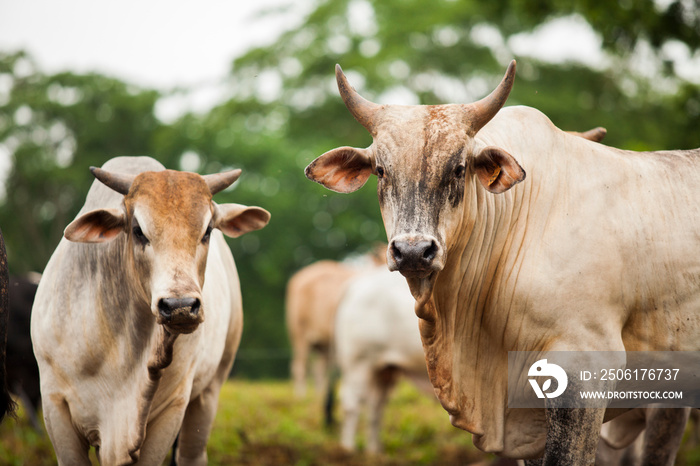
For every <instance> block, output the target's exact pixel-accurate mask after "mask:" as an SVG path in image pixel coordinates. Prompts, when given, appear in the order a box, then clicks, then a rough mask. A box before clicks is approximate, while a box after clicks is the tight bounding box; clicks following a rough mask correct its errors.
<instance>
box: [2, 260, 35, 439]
mask: <svg viewBox="0 0 700 466" xmlns="http://www.w3.org/2000/svg"><path fill="white" fill-rule="evenodd" d="M40 278H41V275H39V274H38V273H34V274H30V275H27V276H26V277H10V323H9V329H10V331H9V333H8V335H7V385H8V388H9V389H10V392H11V393H12V394H13V395H15V396H16V397H17V398H19V399H20V400H21V402H22V405H23V406H24V410H25V412H26V413H27V417H28V418H29V421H30V422H31V424H32V427H34V429H35V430H37V431H38V430H41V421H40V420H39V417H38V414H37V411H38V409H39V408H40V407H41V405H40V403H41V389H40V385H39V366H37V363H36V359H35V358H34V350H33V349H32V337H31V326H30V324H31V316H32V304H33V303H34V296H36V289H37V287H38V285H39V279H40Z"/></svg>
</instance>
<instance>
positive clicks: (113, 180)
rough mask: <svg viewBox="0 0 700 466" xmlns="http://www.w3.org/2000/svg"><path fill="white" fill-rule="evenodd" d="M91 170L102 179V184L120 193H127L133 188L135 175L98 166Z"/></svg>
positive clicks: (96, 176)
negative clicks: (110, 170)
mask: <svg viewBox="0 0 700 466" xmlns="http://www.w3.org/2000/svg"><path fill="white" fill-rule="evenodd" d="M90 171H91V172H92V174H93V176H94V177H95V178H97V179H98V180H100V182H102V184H104V185H105V186H107V187H108V188H111V189H113V190H115V191H116V192H118V193H119V194H123V195H125V196H126V194H127V193H128V192H129V188H131V183H133V182H134V178H135V175H125V174H123V173H114V172H108V171H107V170H103V169H101V168H97V167H90Z"/></svg>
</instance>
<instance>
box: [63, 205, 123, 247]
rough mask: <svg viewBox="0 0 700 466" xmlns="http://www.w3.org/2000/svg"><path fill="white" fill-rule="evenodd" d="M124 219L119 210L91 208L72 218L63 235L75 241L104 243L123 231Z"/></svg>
mask: <svg viewBox="0 0 700 466" xmlns="http://www.w3.org/2000/svg"><path fill="white" fill-rule="evenodd" d="M124 221H125V220H124V213H123V212H122V211H121V210H118V209H98V210H93V211H91V212H88V213H86V214H84V215H81V216H80V217H78V218H77V219H75V220H73V222H71V224H70V225H68V226H67V227H66V230H65V231H64V232H63V235H64V236H65V237H66V239H67V240H69V241H73V242H76V243H104V242H107V241H112V240H113V239H114V238H116V237H117V235H118V234H119V233H121V232H122V231H124Z"/></svg>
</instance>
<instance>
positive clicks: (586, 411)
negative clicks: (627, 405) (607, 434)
mask: <svg viewBox="0 0 700 466" xmlns="http://www.w3.org/2000/svg"><path fill="white" fill-rule="evenodd" d="M545 413H546V417H547V442H546V444H545V449H544V457H543V458H542V465H543V466H549V465H552V466H554V465H561V464H572V465H573V464H575V465H589V464H594V463H595V452H596V448H597V446H598V438H599V437H600V426H601V425H602V424H603V417H604V416H605V409H604V408H546V409H545Z"/></svg>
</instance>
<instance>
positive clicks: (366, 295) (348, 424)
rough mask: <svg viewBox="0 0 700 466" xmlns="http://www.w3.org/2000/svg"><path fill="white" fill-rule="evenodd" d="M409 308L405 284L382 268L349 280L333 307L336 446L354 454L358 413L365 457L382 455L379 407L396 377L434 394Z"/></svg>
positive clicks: (398, 275)
mask: <svg viewBox="0 0 700 466" xmlns="http://www.w3.org/2000/svg"><path fill="white" fill-rule="evenodd" d="M413 306H414V299H413V297H412V296H411V292H410V290H409V289H408V285H407V284H406V279H405V278H403V277H402V276H401V274H398V273H391V272H389V271H387V270H386V268H385V267H383V266H382V267H378V268H376V269H374V270H373V271H371V272H368V273H366V274H362V275H361V276H359V277H357V278H354V279H353V280H352V282H351V283H350V284H349V285H348V288H347V291H346V292H345V295H344V297H343V299H342V300H341V302H340V305H339V306H338V313H337V316H336V329H335V331H336V342H335V349H336V358H337V359H336V360H337V364H338V367H339V368H340V371H341V377H342V378H341V385H340V401H341V405H342V409H343V428H342V433H341V443H342V445H343V447H344V448H346V449H348V450H354V449H355V433H356V431H357V424H358V420H359V417H360V412H361V411H362V408H363V407H366V413H367V426H368V430H367V451H368V452H370V453H377V452H378V451H380V450H381V443H380V439H379V432H380V427H381V421H382V415H383V411H384V406H385V405H386V401H387V397H388V396H389V392H390V390H391V388H392V387H393V386H394V384H395V382H396V380H397V376H398V375H400V374H401V373H403V374H405V375H407V376H408V377H410V378H411V380H412V381H414V382H415V383H416V385H418V387H419V388H421V389H423V390H424V391H426V392H428V393H430V394H432V393H433V390H432V387H431V385H430V381H429V380H428V372H427V370H426V367H425V356H424V354H423V346H422V344H421V341H420V335H419V333H418V317H416V314H415V312H414V311H413ZM433 396H434V395H433Z"/></svg>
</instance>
